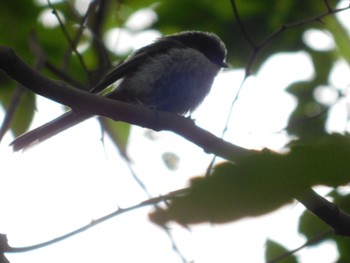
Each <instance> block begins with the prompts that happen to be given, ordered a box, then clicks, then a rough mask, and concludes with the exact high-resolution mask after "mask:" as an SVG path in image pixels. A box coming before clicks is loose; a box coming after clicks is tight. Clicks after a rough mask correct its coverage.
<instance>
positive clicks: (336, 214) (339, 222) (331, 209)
mask: <svg viewBox="0 0 350 263" xmlns="http://www.w3.org/2000/svg"><path fill="white" fill-rule="evenodd" d="M296 199H297V200H298V201H299V202H300V203H302V204H303V205H304V206H305V207H306V208H307V209H308V210H309V211H310V212H312V213H313V214H315V215H316V216H317V217H319V218H320V219H321V220H322V221H324V222H325V223H326V224H327V225H329V226H330V227H332V228H333V230H334V233H335V234H336V235H340V236H350V215H349V214H347V213H345V212H344V211H343V210H341V209H340V208H339V207H338V206H337V205H335V204H333V203H332V202H329V201H328V200H327V199H325V198H324V197H322V196H320V195H318V194H317V193H316V192H315V191H313V190H312V189H310V190H309V191H307V192H306V193H304V194H303V195H302V196H299V197H297V198H296Z"/></svg>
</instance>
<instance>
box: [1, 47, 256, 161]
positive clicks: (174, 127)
mask: <svg viewBox="0 0 350 263" xmlns="http://www.w3.org/2000/svg"><path fill="white" fill-rule="evenodd" d="M0 58H1V59H0V69H2V70H3V71H4V72H5V73H7V74H8V75H9V76H10V77H11V78H13V79H14V80H16V81H17V82H19V83H21V84H22V85H23V86H25V87H26V88H28V89H30V90H31V91H33V92H34V93H37V94H39V95H42V96H44V97H46V98H49V99H51V100H54V101H56V102H58V103H61V104H64V105H67V106H69V107H71V108H72V109H73V110H74V111H76V112H86V113H90V114H93V115H99V116H105V117H108V118H111V119H113V120H116V121H124V122H128V123H131V124H135V125H138V126H141V127H147V128H150V129H153V130H156V131H159V130H168V131H172V132H174V133H176V134H178V135H180V136H182V137H184V138H185V139H187V140H189V141H191V142H193V143H194V144H196V145H198V146H199V147H201V148H203V150H204V151H205V152H207V153H213V154H215V155H218V156H220V157H223V158H225V159H229V160H232V161H237V160H239V158H242V157H244V156H246V155H249V154H251V153H253V152H254V151H251V150H247V149H244V148H242V147H239V146H237V145H234V144H232V143H229V142H226V141H224V140H222V139H220V138H218V137H216V136H215V135H213V134H212V133H210V132H208V131H206V130H204V129H201V128H200V127H198V126H196V125H195V124H194V122H193V120H191V119H189V118H185V117H182V116H179V115H176V114H171V113H166V112H158V111H153V110H149V109H146V108H144V107H141V106H136V105H131V104H127V103H123V102H120V101H115V100H112V99H108V98H105V97H103V96H98V95H95V94H91V93H89V92H86V91H82V90H79V89H75V88H73V87H71V86H69V85H68V84H66V83H63V82H60V81H53V80H51V79H49V78H47V77H46V76H44V75H42V74H41V73H40V72H38V71H36V70H34V69H33V68H31V67H30V66H29V65H27V64H26V63H25V62H24V61H23V60H22V59H21V58H20V57H18V56H17V55H16V53H15V52H14V51H13V50H11V49H10V48H7V47H3V46H0Z"/></svg>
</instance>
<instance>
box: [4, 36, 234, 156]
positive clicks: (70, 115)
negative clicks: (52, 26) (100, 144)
mask: <svg viewBox="0 0 350 263" xmlns="http://www.w3.org/2000/svg"><path fill="white" fill-rule="evenodd" d="M226 55H227V50H226V47H225V44H224V42H223V41H222V40H221V39H220V38H219V37H218V36H217V35H216V34H214V33H210V32H203V31H183V32H180V33H175V34H171V35H166V36H163V37H160V38H158V39H156V40H155V41H154V42H153V43H151V44H149V45H147V46H144V47H142V48H140V49H138V50H136V51H135V52H133V53H132V54H131V55H130V56H129V57H128V58H127V59H126V60H125V61H124V62H123V63H121V64H119V65H118V66H116V67H115V68H114V69H113V70H112V71H111V72H110V73H108V74H107V75H106V76H105V77H104V78H103V79H102V81H101V82H99V83H98V84H97V85H96V86H94V87H93V88H92V89H91V90H90V92H91V93H95V94H101V95H102V96H106V97H108V98H111V99H115V100H119V101H122V102H125V103H132V104H137V105H140V106H142V107H146V108H148V109H152V110H155V111H163V112H169V113H174V114H179V115H186V114H188V113H192V112H193V111H194V110H195V109H196V108H197V107H198V106H199V105H200V104H201V103H202V101H203V100H204V98H205V97H206V96H207V95H208V93H209V91H210V89H211V86H212V84H213V81H214V78H215V77H216V75H217V74H218V72H219V71H220V70H221V69H222V68H227V67H228V64H227V63H226V62H225V60H226ZM117 81H119V85H117V87H116V88H115V89H114V90H112V91H111V92H109V93H107V94H104V93H105V89H106V88H107V87H109V86H111V85H112V84H114V83H115V82H117ZM90 117H92V115H91V114H87V113H82V112H75V111H73V110H70V111H68V112H66V113H64V114H63V115H61V116H59V117H58V118H56V119H54V120H52V121H50V122H48V123H46V124H44V125H42V126H40V127H38V128H35V129H34V130H31V131H29V132H27V133H24V134H23V135H20V136H19V137H18V138H16V139H15V140H14V141H13V142H12V143H11V144H10V145H11V146H12V147H13V150H14V151H19V150H25V149H27V148H29V147H30V146H33V145H35V144H38V143H39V142H42V141H44V140H46V139H49V138H51V137H52V136H54V135H56V134H58V133H60V132H62V131H64V130H66V129H68V128H70V127H72V126H74V125H76V124H78V123H80V122H82V121H84V120H86V119H88V118H90Z"/></svg>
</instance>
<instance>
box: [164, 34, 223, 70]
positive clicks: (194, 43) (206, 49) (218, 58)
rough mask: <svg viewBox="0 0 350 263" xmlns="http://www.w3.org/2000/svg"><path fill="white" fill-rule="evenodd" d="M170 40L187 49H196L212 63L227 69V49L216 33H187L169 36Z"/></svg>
mask: <svg viewBox="0 0 350 263" xmlns="http://www.w3.org/2000/svg"><path fill="white" fill-rule="evenodd" d="M166 38H167V39H168V40H172V41H177V42H180V43H181V44H183V45H185V46H186V47H190V48H193V49H196V50H198V51H200V52H201V53H203V54H204V55H205V56H206V57H207V58H208V59H209V60H210V61H211V62H213V63H214V64H216V65H218V66H219V67H222V68H227V67H228V64H226V63H225V58H226V54H227V51H226V47H225V44H224V42H222V40H221V39H220V38H219V37H218V36H217V35H216V34H214V33H208V32H201V31H185V32H181V33H177V34H174V35H168V36H167V37H166Z"/></svg>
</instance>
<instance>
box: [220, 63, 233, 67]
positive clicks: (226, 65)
mask: <svg viewBox="0 0 350 263" xmlns="http://www.w3.org/2000/svg"><path fill="white" fill-rule="evenodd" d="M220 66H221V67H222V68H229V67H230V66H231V65H230V64H227V63H226V62H222V63H221V65H220Z"/></svg>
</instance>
